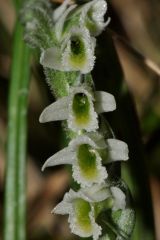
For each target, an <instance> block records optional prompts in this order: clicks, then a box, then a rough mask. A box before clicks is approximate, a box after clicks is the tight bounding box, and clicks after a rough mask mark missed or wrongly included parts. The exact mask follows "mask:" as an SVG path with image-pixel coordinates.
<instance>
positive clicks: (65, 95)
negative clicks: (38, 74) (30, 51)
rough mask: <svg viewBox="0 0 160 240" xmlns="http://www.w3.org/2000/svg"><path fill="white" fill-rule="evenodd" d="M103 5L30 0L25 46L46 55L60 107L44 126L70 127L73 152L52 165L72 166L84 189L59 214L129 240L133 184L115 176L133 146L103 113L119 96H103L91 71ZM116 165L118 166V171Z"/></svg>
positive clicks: (99, 235) (51, 110)
mask: <svg viewBox="0 0 160 240" xmlns="http://www.w3.org/2000/svg"><path fill="white" fill-rule="evenodd" d="M106 11H107V3H106V2H105V1H104V0H92V1H77V3H76V2H73V1H70V0H65V1H64V2H63V4H61V5H60V6H57V4H54V3H53V4H51V3H50V2H49V1H45V0H35V1H32V2H30V1H27V3H26V4H25V7H24V8H23V9H22V11H21V19H22V22H23V24H24V26H25V35H24V39H25V41H26V42H27V43H28V44H29V45H30V46H31V47H36V48H38V49H39V50H40V64H41V65H42V66H43V68H44V73H45V77H46V81H47V83H48V85H49V86H50V88H51V91H52V93H53V94H54V96H55V97H56V99H57V100H56V101H55V102H54V103H52V104H51V105H49V106H48V107H46V108H45V109H44V111H43V112H42V114H41V115H40V119H39V120H40V122H42V123H45V122H50V121H59V120H60V121H63V125H62V126H63V127H64V129H65V131H66V135H67V137H68V146H67V147H65V148H64V149H62V150H60V151H59V152H58V153H56V154H54V155H53V156H51V157H50V158H49V159H48V160H46V162H45V163H44V165H43V167H42V170H44V169H45V168H46V167H49V166H56V165H61V164H69V165H71V167H72V178H73V180H74V181H75V182H76V183H77V184H78V190H77V189H70V190H69V192H68V193H66V194H65V195H64V198H63V200H62V201H61V202H60V203H59V204H58V205H57V206H56V207H55V208H54V209H53V211H52V212H53V213H55V214H62V215H65V214H67V215H68V222H69V225H70V229H71V231H72V233H74V234H76V235H78V236H80V237H84V238H86V237H92V238H93V239H94V240H98V239H101V240H102V239H103V240H113V239H116V240H122V239H130V237H131V234H132V231H133V227H134V222H135V213H134V210H133V208H132V204H131V197H130V193H129V190H128V187H127V185H126V184H125V183H124V182H123V181H122V180H121V179H120V178H119V176H116V177H115V176H114V177H113V176H112V169H113V167H114V166H115V165H116V164H117V163H116V162H117V161H126V160H128V158H129V157H128V152H129V151H128V146H127V144H126V143H124V142H123V141H121V140H118V139H116V138H115V136H114V134H113V131H112V129H111V128H110V126H109V124H108V123H107V122H106V121H105V120H104V118H103V116H102V113H104V112H111V111H114V110H115V109H116V101H115V98H114V96H113V95H112V94H110V93H107V92H104V91H96V90H95V86H94V82H93V79H92V75H91V71H92V70H93V68H94V65H95V59H96V57H95V47H96V37H97V36H98V35H99V34H101V32H102V31H103V30H104V29H105V27H106V26H107V25H108V24H109V22H110V18H108V19H107V21H105V20H104V19H105V14H106ZM111 166H112V168H111Z"/></svg>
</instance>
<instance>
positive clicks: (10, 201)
mask: <svg viewBox="0 0 160 240" xmlns="http://www.w3.org/2000/svg"><path fill="white" fill-rule="evenodd" d="M28 61H29V53H28V49H27V48H26V46H25V45H24V42H23V29H22V27H21V26H20V23H17V24H16V28H15V34H14V42H13V61H12V66H11V84H10V92H9V110H8V138H7V153H6V155H7V163H6V182H5V212H4V240H23V239H25V220H24V219H25V208H26V204H25V185H26V183H25V182H26V178H25V162H26V149H25V148H26V147H25V146H26V108H27V95H26V93H27V91H28V82H29V76H28V72H29V71H28V66H29V64H28ZM19 224H20V225H19Z"/></svg>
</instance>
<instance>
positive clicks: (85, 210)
mask: <svg viewBox="0 0 160 240" xmlns="http://www.w3.org/2000/svg"><path fill="white" fill-rule="evenodd" d="M114 191H115V192H117V191H118V194H115V195H114V196H113V195H112V190H111V189H109V188H107V187H105V185H104V184H102V185H94V186H93V187H92V188H85V189H81V190H79V191H78V192H75V191H73V190H72V189H71V190H70V191H69V192H68V193H66V194H65V195H64V198H63V201H62V202H60V203H59V204H58V205H57V206H56V207H55V208H54V209H53V211H52V212H53V213H56V214H61V215H65V214H69V218H68V222H69V224H70V228H71V231H72V232H73V233H74V234H76V235H78V236H80V237H93V239H94V240H98V239H99V236H100V235H101V231H102V229H101V227H100V226H99V225H98V224H97V223H96V221H95V218H96V216H95V209H94V206H95V205H94V204H95V203H99V202H101V201H104V200H106V199H108V198H111V199H113V206H114V207H115V209H123V208H125V205H126V202H125V195H124V193H123V192H122V191H121V190H120V189H119V188H117V187H115V188H114ZM117 202H119V206H116V205H115V204H114V203H117Z"/></svg>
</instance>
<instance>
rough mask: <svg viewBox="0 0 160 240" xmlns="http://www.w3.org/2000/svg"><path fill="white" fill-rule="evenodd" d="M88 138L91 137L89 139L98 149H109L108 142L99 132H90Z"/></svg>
mask: <svg viewBox="0 0 160 240" xmlns="http://www.w3.org/2000/svg"><path fill="white" fill-rule="evenodd" d="M87 136H89V138H90V139H92V140H93V141H94V142H95V143H96V145H97V147H96V148H97V149H104V148H107V144H106V141H105V139H104V137H103V136H102V134H100V133H99V132H90V133H87Z"/></svg>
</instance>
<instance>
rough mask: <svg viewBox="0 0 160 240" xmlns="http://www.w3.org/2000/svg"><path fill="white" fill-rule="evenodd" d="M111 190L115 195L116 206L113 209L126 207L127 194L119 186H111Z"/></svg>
mask: <svg viewBox="0 0 160 240" xmlns="http://www.w3.org/2000/svg"><path fill="white" fill-rule="evenodd" d="M111 192H112V195H113V197H114V207H113V210H115V211H116V210H118V209H122V210H124V209H125V207H126V196H125V194H124V193H123V192H122V190H121V189H120V188H118V187H111Z"/></svg>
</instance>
